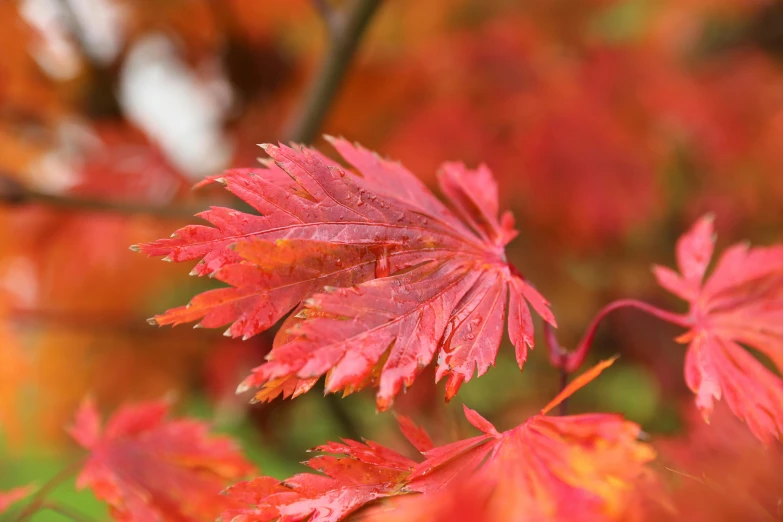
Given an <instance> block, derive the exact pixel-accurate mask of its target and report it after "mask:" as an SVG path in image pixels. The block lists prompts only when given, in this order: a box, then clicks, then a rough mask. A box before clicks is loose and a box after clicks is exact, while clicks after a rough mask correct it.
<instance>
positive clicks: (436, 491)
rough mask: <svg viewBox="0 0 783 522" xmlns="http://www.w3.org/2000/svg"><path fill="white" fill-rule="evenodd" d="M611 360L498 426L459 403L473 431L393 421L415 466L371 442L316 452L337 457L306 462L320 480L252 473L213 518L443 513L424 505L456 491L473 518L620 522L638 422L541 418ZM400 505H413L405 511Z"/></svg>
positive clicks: (641, 461) (638, 467)
mask: <svg viewBox="0 0 783 522" xmlns="http://www.w3.org/2000/svg"><path fill="white" fill-rule="evenodd" d="M612 362H613V360H610V361H606V362H604V363H602V364H600V365H598V366H596V367H594V368H593V369H591V370H589V371H588V372H586V373H585V374H583V375H582V376H580V377H579V378H578V379H576V380H575V381H574V382H573V383H572V384H571V385H570V386H569V387H568V388H567V389H566V390H564V391H563V392H562V393H561V394H560V395H558V397H557V398H555V400H553V401H552V402H551V403H550V404H549V405H547V406H546V407H545V408H544V409H542V410H541V414H540V415H536V416H534V417H531V418H530V419H528V421H527V422H525V423H524V424H522V425H520V426H517V427H516V428H513V429H511V430H508V431H506V432H502V433H501V432H498V431H497V430H496V429H495V427H494V426H492V424H490V423H489V422H488V421H487V420H485V419H484V418H482V417H481V416H480V415H479V414H478V413H476V412H475V411H473V410H470V409H468V408H465V415H466V417H467V418H468V420H469V421H470V422H471V424H473V425H474V426H475V427H476V428H478V429H479V430H480V431H481V432H482V434H481V435H479V436H476V437H472V438H469V439H465V440H460V441H457V442H454V443H452V444H448V445H446V446H440V447H432V442H431V441H430V439H429V437H428V436H427V435H426V433H424V432H423V430H421V428H418V427H417V426H415V425H413V424H412V423H411V422H410V420H408V419H407V418H404V417H401V418H400V420H401V427H402V431H403V433H404V434H405V435H406V437H408V439H409V440H410V442H411V443H412V444H414V445H415V446H416V447H417V448H418V449H419V450H420V451H421V452H422V455H423V456H424V459H423V461H421V462H419V463H416V462H415V461H413V460H411V459H408V458H406V457H403V456H402V455H400V454H398V453H396V452H394V451H392V450H389V449H387V448H384V447H382V446H379V445H377V444H375V443H372V442H368V443H366V445H365V444H361V443H358V442H353V441H350V440H346V441H344V443H343V444H336V443H331V444H327V445H326V446H322V447H320V448H317V449H318V450H319V451H323V452H327V453H340V454H343V455H345V457H343V458H335V457H333V456H319V457H316V458H314V459H311V460H310V461H308V462H307V465H308V466H310V467H311V468H314V469H317V470H319V471H322V472H323V473H324V474H325V475H326V476H320V475H314V474H299V475H296V476H294V477H293V478H291V479H289V480H285V481H282V482H279V481H277V480H275V479H273V478H270V477H261V478H259V479H256V480H254V481H250V482H245V483H241V484H238V485H237V486H234V487H233V488H229V490H228V494H229V496H230V497H232V498H234V499H235V500H237V501H240V502H244V503H247V504H250V505H251V506H252V507H250V508H247V509H244V510H231V511H227V512H226V513H224V515H223V519H224V520H232V521H233V522H267V521H272V520H278V519H280V520H291V521H299V520H308V521H310V522H316V521H317V522H335V521H338V520H342V519H343V518H345V517H346V516H348V515H349V514H351V513H353V512H354V511H356V510H358V509H360V508H361V507H363V506H365V505H367V504H369V503H371V502H373V501H375V500H378V499H382V498H388V497H397V496H400V495H407V496H410V495H413V494H416V493H419V494H420V495H414V497H415V498H418V499H420V500H415V499H413V500H410V501H407V500H403V503H404V504H403V507H402V508H401V513H412V512H416V513H418V514H419V518H415V517H412V520H430V519H433V520H435V519H437V520H440V519H443V518H437V515H438V513H435V512H434V511H433V510H435V511H437V510H438V509H437V507H438V506H441V507H442V508H443V509H444V510H448V509H451V511H452V512H453V509H452V508H453V505H454V500H455V499H458V498H459V497H460V496H463V495H466V497H464V498H462V499H461V500H459V502H466V505H467V506H468V507H469V508H470V509H468V511H466V512H464V513H463V514H465V513H467V512H471V513H474V512H481V513H482V514H483V516H482V517H476V518H473V520H542V521H543V520H585V521H586V520H609V519H622V520H627V516H628V515H629V513H631V512H632V510H633V509H632V508H633V507H634V506H633V503H634V500H635V499H638V495H637V492H636V487H635V486H637V485H639V482H638V481H639V480H640V479H644V478H646V477H649V476H650V475H649V472H648V470H647V469H646V467H645V464H647V463H648V462H649V461H650V460H651V459H652V458H653V456H654V453H653V451H652V449H651V448H650V446H649V445H647V444H644V443H640V442H638V441H637V437H638V435H639V433H640V430H639V426H638V425H636V424H634V423H632V422H628V421H625V420H623V419H622V417H620V416H619V415H611V414H589V415H575V416H569V417H546V413H547V412H548V411H550V410H551V409H552V408H554V407H555V406H556V405H557V404H559V403H560V402H561V401H562V400H564V399H565V398H566V397H568V396H569V395H571V394H572V393H573V392H574V391H576V390H577V389H579V388H580V387H582V386H584V384H586V383H587V382H589V381H590V380H592V379H593V378H595V376H597V375H598V374H599V373H600V372H601V371H602V370H603V369H604V368H606V367H607V366H609V365H610V364H611V363H612ZM468 491H469V493H468ZM444 496H445V498H447V499H449V501H444ZM408 502H411V503H413V505H414V506H417V507H416V508H415V509H413V511H410V512H409V511H406V508H405V507H404V506H405V505H406V504H407V503H408ZM395 505H396V504H392V506H395ZM475 510H479V511H475ZM383 511H384V512H386V511H387V509H386V508H384V510H383ZM423 515H426V516H425V517H424V518H421V517H422V516H423ZM428 517H432V518H428ZM390 519H392V518H390ZM467 519H471V518H467Z"/></svg>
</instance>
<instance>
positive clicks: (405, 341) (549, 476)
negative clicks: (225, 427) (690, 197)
mask: <svg viewBox="0 0 783 522" xmlns="http://www.w3.org/2000/svg"><path fill="white" fill-rule="evenodd" d="M330 141H331V142H332V144H333V145H334V146H335V148H336V149H337V151H338V152H339V153H340V155H341V156H342V157H343V158H344V159H345V160H346V161H347V162H348V163H349V164H350V165H352V166H353V168H354V169H356V170H355V171H352V170H349V169H348V168H346V167H343V166H341V165H339V164H338V163H336V162H334V161H332V160H330V159H328V158H327V157H326V156H324V155H322V154H321V153H319V152H317V151H315V150H310V149H308V148H305V147H300V146H291V147H288V146H284V145H279V146H273V145H265V146H264V149H265V150H266V151H267V153H268V154H269V155H270V157H271V158H272V161H269V162H266V163H265V164H264V165H263V167H262V168H258V169H242V170H233V171H229V172H227V173H225V174H224V175H222V176H220V177H215V178H211V179H209V180H207V182H218V183H222V184H224V185H225V186H226V188H227V189H228V190H230V191H231V192H232V193H234V194H235V195H237V196H239V197H240V198H241V199H243V200H244V201H245V202H247V203H248V204H250V205H251V206H252V207H253V208H254V209H255V210H257V211H258V212H259V214H258V215H256V214H249V213H244V212H240V211H237V210H232V209H228V208H214V207H213V208H211V209H210V210H208V211H206V212H204V213H202V214H201V215H200V216H201V217H202V218H204V219H206V220H207V221H208V222H209V223H210V224H211V225H212V226H202V225H192V226H187V227H185V228H182V229H180V230H178V231H177V232H176V233H175V234H173V236H172V237H171V238H169V239H163V240H159V241H156V242H154V243H150V244H146V245H141V246H139V247H137V249H138V250H141V251H143V252H145V253H147V254H150V255H157V256H165V258H166V259H167V260H170V261H192V260H196V259H199V262H198V264H197V265H196V267H195V268H194V269H193V272H192V273H193V274H194V275H208V276H212V277H215V278H216V279H218V280H220V281H222V282H224V283H227V284H228V285H230V286H228V287H225V288H220V289H216V290H211V291H208V292H205V293H203V294H201V295H198V296H196V297H194V298H193V300H192V301H191V302H190V304H188V305H187V306H184V307H180V308H175V309H172V310H169V311H168V312H166V313H164V314H161V315H158V316H156V317H155V318H154V319H153V322H154V323H155V324H160V325H165V324H180V323H185V322H191V321H199V323H198V325H199V326H204V327H218V326H224V325H226V324H229V325H230V326H229V328H228V330H227V331H226V335H228V336H231V337H242V338H249V337H251V336H253V335H255V334H258V333H260V332H262V331H264V330H266V329H269V328H271V327H272V326H273V325H274V324H275V323H277V322H278V321H280V320H283V322H282V325H281V326H280V328H279V331H278V333H277V335H276V339H275V343H274V347H273V349H272V351H271V352H270V354H269V355H268V357H267V361H266V362H265V363H264V364H262V365H261V366H259V367H258V368H256V369H255V370H254V371H253V373H252V374H251V375H250V376H249V377H248V378H246V379H245V380H244V381H243V382H242V383H241V384H240V387H239V388H240V391H243V390H246V389H249V388H251V387H257V388H260V390H259V391H257V392H256V394H255V400H257V401H268V400H272V399H274V398H276V397H279V396H283V397H293V396H297V395H300V394H302V393H305V392H306V391H308V390H309V389H310V388H312V386H313V385H314V384H315V382H316V381H317V380H318V379H319V378H320V377H322V376H324V375H325V376H326V390H327V391H328V392H335V391H340V390H342V391H344V393H352V392H355V391H358V390H360V389H363V388H366V387H375V388H377V389H378V391H377V392H376V402H377V407H378V409H379V410H386V409H388V408H390V407H391V406H392V404H393V401H394V398H395V396H396V395H397V394H398V393H399V392H400V391H401V390H402V389H403V387H408V386H411V385H412V384H413V382H414V380H415V379H416V377H417V376H418V375H419V374H420V372H421V371H422V369H423V368H424V367H426V366H427V365H429V364H430V363H431V362H432V361H433V359H435V361H436V362H435V364H436V379H438V380H440V379H442V378H446V381H447V382H446V399H447V400H448V399H451V398H453V397H454V395H455V394H456V393H457V391H458V390H459V387H460V385H461V384H462V383H464V382H466V381H468V380H470V379H472V378H473V376H474V375H479V376H480V375H482V374H484V373H486V372H487V371H488V369H489V367H490V366H491V365H492V364H493V363H494V361H495V358H496V355H497V351H498V349H499V346H500V344H501V340H502V337H503V331H504V328H503V327H504V323H505V322H506V321H507V322H508V328H507V331H508V336H509V338H510V340H511V342H512V344H513V345H514V348H515V352H516V359H517V362H518V363H519V366H520V368H522V366H523V363H524V362H525V360H526V358H527V353H528V350H529V349H530V348H532V347H533V345H534V332H533V321H532V316H531V312H530V307H532V308H533V309H534V310H535V311H536V312H537V313H538V314H539V315H540V316H541V317H542V319H543V320H544V321H545V322H546V323H548V324H550V325H551V326H555V319H554V316H553V315H552V313H551V311H550V310H549V304H548V303H547V301H546V300H545V299H544V297H542V296H541V295H540V294H539V293H538V292H537V291H536V290H535V289H534V288H533V286H532V285H531V284H530V283H529V282H528V281H527V279H526V278H525V277H524V276H522V274H521V273H520V272H519V271H518V270H517V269H516V268H515V267H514V266H513V265H512V264H511V263H510V262H509V261H508V260H507V259H506V256H505V252H504V247H505V245H506V244H507V243H508V242H509V241H511V240H512V239H513V238H514V236H515V235H516V231H515V230H514V228H513V218H512V217H511V215H510V214H508V213H506V214H503V215H502V216H501V215H500V214H499V209H498V200H497V191H498V189H497V185H496V184H495V182H494V180H493V178H492V175H491V173H490V172H489V170H488V169H487V168H486V167H479V168H478V169H475V170H472V169H468V168H466V167H465V166H464V165H462V164H458V163H447V164H445V165H444V166H443V168H442V169H441V170H440V174H439V182H440V187H441V190H442V191H443V193H444V194H445V195H446V196H447V198H448V205H446V204H444V203H442V202H441V201H440V200H438V199H437V198H436V197H435V196H434V195H433V194H432V193H431V192H430V191H429V190H428V189H426V187H425V186H424V185H423V184H422V183H421V182H420V181H419V180H418V179H417V178H416V177H415V176H414V175H413V174H411V173H410V172H409V171H407V170H406V169H405V168H404V167H402V166H401V165H400V164H398V163H395V162H392V161H389V160H385V159H382V158H380V157H379V156H377V155H376V154H374V153H372V152H370V151H368V150H366V149H364V148H362V147H360V146H357V145H351V144H350V143H348V142H347V141H345V140H342V139H330ZM714 240H715V237H714V231H713V222H712V219H711V218H710V217H709V216H708V217H704V218H702V219H700V220H699V221H697V222H696V224H695V225H694V226H693V228H692V229H691V230H690V231H688V232H687V233H686V234H684V235H683V236H682V237H681V238H680V240H679V241H678V244H677V249H676V254H677V265H678V269H679V273H677V272H674V271H673V270H670V269H667V268H662V267H656V268H655V269H654V273H655V276H656V278H657V279H658V282H659V283H660V285H661V286H662V287H664V288H665V289H667V290H669V291H671V292H672V293H674V294H675V295H677V296H678V297H681V298H682V299H684V300H686V301H687V302H688V303H689V305H690V309H689V310H688V311H687V312H686V313H685V314H674V313H669V312H661V313H660V314H658V316H659V317H662V318H664V319H667V320H669V321H671V322H673V323H675V324H677V325H680V326H683V327H686V328H688V332H687V333H685V334H684V335H683V336H681V337H680V338H678V340H679V341H681V342H687V343H689V347H688V351H687V356H686V363H685V380H686V383H687V384H688V386H689V387H690V388H691V390H692V391H693V392H694V393H695V394H696V405H697V406H698V408H699V409H700V410H701V412H702V414H703V416H704V418H705V419H707V420H708V419H709V416H710V414H711V412H712V409H713V404H714V401H715V400H718V399H720V398H722V397H724V398H725V399H726V402H727V404H728V406H729V408H730V409H731V410H732V411H733V412H734V414H735V415H736V416H737V417H738V418H740V419H742V420H743V421H745V422H746V423H747V425H748V426H749V428H750V430H751V431H752V432H753V434H754V435H755V436H756V437H757V438H758V439H760V440H761V441H763V442H764V443H767V444H772V443H774V439H780V438H781V435H782V434H783V381H781V379H780V377H779V376H778V375H776V374H775V373H773V372H772V371H770V370H769V369H766V368H765V367H764V365H763V364H762V363H761V362H759V361H758V360H756V359H755V358H754V357H753V356H752V355H751V354H749V353H748V352H747V351H746V350H745V349H744V348H743V347H742V345H747V346H750V347H752V348H754V349H756V350H757V351H759V352H761V353H763V354H765V355H766V356H768V358H769V360H770V361H771V363H772V365H774V366H775V367H776V368H777V370H778V371H780V372H783V327H782V326H781V325H783V246H773V247H767V248H749V247H748V246H747V245H745V244H740V245H735V246H733V247H730V248H729V249H728V250H727V251H726V252H725V253H724V254H723V255H722V256H721V257H720V258H719V259H718V261H717V263H716V266H715V268H714V270H713V272H712V274H711V275H710V276H709V277H706V278H705V274H706V271H707V268H708V265H709V264H710V262H711V259H712V255H713V249H714ZM286 315H287V317H286ZM506 317H508V319H506ZM436 354H437V357H436ZM612 362H613V360H609V361H605V362H604V363H601V364H599V365H597V366H595V367H593V368H591V369H590V370H588V371H587V372H585V373H584V374H583V375H581V376H580V377H578V378H577V379H575V380H574V381H573V382H572V383H571V384H569V385H568V386H566V387H565V389H563V390H562V391H561V393H560V394H559V395H558V396H557V397H555V399H553V401H552V402H551V403H550V404H548V405H547V406H545V407H544V408H543V409H542V410H541V411H540V414H538V415H535V416H533V417H531V418H530V419H528V420H527V421H526V422H525V423H523V424H521V425H519V426H517V427H515V428H512V429H510V430H508V431H505V432H500V431H498V430H497V429H496V428H495V427H494V426H493V425H492V424H490V423H489V422H488V421H487V420H486V419H484V418H483V417H481V416H480V415H479V414H478V413H477V412H475V411H473V410H471V409H469V408H467V407H465V417H466V418H467V420H468V421H469V422H470V423H471V424H472V425H473V426H474V427H475V428H477V429H478V430H479V431H480V432H481V435H478V436H476V437H472V438H468V439H465V440H460V441H456V442H452V443H450V444H446V445H443V446H435V445H434V443H433V442H432V440H431V439H430V437H429V436H428V435H427V433H426V432H425V431H424V430H423V429H421V428H419V427H418V426H416V425H415V424H414V423H413V422H412V421H411V420H410V419H408V418H406V417H402V416H399V417H398V420H399V423H400V428H401V430H402V432H403V434H404V435H405V436H406V437H407V439H408V440H409V441H410V442H411V444H412V445H413V446H414V447H415V448H416V449H417V450H418V451H419V453H420V454H421V456H420V457H419V458H418V459H411V458H409V457H406V456H404V455H403V454H401V453H398V452H397V451H394V450H392V449H390V448H387V447H384V446H382V445H379V444H376V443H374V442H365V443H361V442H357V441H352V440H344V441H343V442H342V443H328V444H326V445H324V446H321V447H319V448H317V450H318V451H319V452H321V453H323V454H322V455H319V456H316V457H314V458H312V459H310V460H309V461H308V462H307V465H308V466H309V467H311V468H312V469H314V470H316V471H319V472H321V474H313V473H304V474H298V475H295V476H293V477H291V478H289V479H287V480H283V481H279V480H277V479H275V478H272V477H259V478H255V479H251V480H249V481H246V482H239V483H236V484H234V485H233V486H230V487H229V488H228V489H227V490H226V494H225V495H223V496H219V495H218V493H219V492H220V491H221V490H222V489H223V488H225V487H226V486H228V485H229V484H231V483H232V482H236V481H237V480H240V479H242V478H245V477H247V476H249V475H252V474H253V473H254V470H253V468H252V466H251V465H250V464H249V463H248V462H247V461H246V460H245V459H244V458H243V457H242V456H241V454H240V453H239V452H238V450H237V448H236V447H235V446H233V444H232V443H231V442H230V441H228V440H227V439H225V438H222V437H217V438H211V437H209V436H208V435H207V431H206V426H205V425H204V424H202V423H199V422H195V421H189V420H177V421H169V422H166V421H164V417H165V415H166V412H167V405H166V404H165V403H148V404H143V405H139V406H135V407H126V408H124V409H121V410H120V411H119V412H117V413H116V414H115V415H114V416H113V417H112V418H111V420H110V421H109V422H108V424H107V426H106V427H105V429H104V430H103V431H101V429H100V426H99V425H100V422H99V416H98V414H97V411H96V409H95V406H94V405H93V404H92V403H91V402H90V401H87V402H85V403H84V404H83V406H82V408H81V409H80V410H79V412H78V413H77V416H76V421H75V423H74V425H73V427H72V428H71V429H70V433H71V434H72V436H73V437H74V438H75V440H76V441H77V442H78V443H79V444H80V445H82V446H83V447H85V448H86V449H87V450H88V451H89V452H90V456H89V458H88V460H87V462H86V464H85V466H84V468H83V470H82V471H81V473H80V475H79V479H78V484H79V486H81V487H89V488H91V489H92V490H93V491H94V492H95V494H96V496H98V497H99V498H101V499H103V500H104V501H106V502H107V503H108V504H109V505H110V506H111V510H112V514H113V516H114V517H115V518H116V519H117V520H127V521H134V522H136V521H139V522H141V521H145V522H146V521H153V520H166V521H168V520H188V521H190V520H209V519H214V517H216V516H218V515H221V516H222V520H224V521H225V522H228V521H232V522H259V521H274V520H291V521H299V520H309V521H312V522H315V521H320V522H325V521H338V520H343V519H345V518H346V517H348V516H350V515H351V514H353V513H355V512H356V511H357V510H359V509H362V510H364V511H363V513H364V515H363V517H365V518H366V519H368V520H374V521H387V520H403V519H406V520H407V519H412V520H447V519H453V518H454V516H455V509H456V508H457V507H458V508H459V513H460V514H461V515H462V516H464V515H466V514H470V517H471V518H472V519H475V520H515V519H519V518H520V517H524V518H525V519H526V520H528V519H529V520H633V519H635V518H638V517H640V516H642V512H643V509H642V506H643V505H644V503H645V502H646V501H647V500H648V498H647V496H646V495H645V494H644V492H648V491H650V490H654V489H655V484H656V480H655V477H654V475H653V474H652V472H651V470H650V468H649V467H648V464H649V463H650V462H651V461H652V460H653V459H654V456H655V453H654V451H653V449H652V447H651V446H650V445H649V444H647V443H645V442H641V441H640V440H639V438H640V435H641V430H640V427H639V426H638V425H637V424H635V423H633V422H629V421H626V420H624V419H623V418H622V417H621V416H619V415H614V414H600V413H596V414H584V415H572V416H556V417H552V416H547V413H549V412H550V411H551V410H552V409H553V408H554V407H555V406H557V405H558V404H560V403H562V401H564V400H565V399H566V398H567V397H569V396H570V395H571V394H573V393H574V392H575V391H576V390H577V389H579V388H580V387H581V386H584V385H585V384H586V383H587V382H589V381H590V380H592V379H593V378H595V377H596V376H597V375H598V374H599V373H600V372H601V371H603V370H604V369H606V368H607V367H609V366H610V365H611V364H612ZM571 369H574V368H571ZM333 455H342V456H341V457H335V456H333ZM29 493H30V490H29V489H17V490H12V491H11V492H8V493H7V494H5V495H3V496H2V497H0V505H2V506H3V507H8V506H9V505H10V504H11V503H12V502H13V501H16V500H19V499H20V498H21V497H23V496H24V495H26V494H29ZM381 499H386V500H385V501H384V502H378V501H380V500H381ZM35 502H36V500H35V497H34V499H33V500H32V501H31V505H33V504H34V503H35Z"/></svg>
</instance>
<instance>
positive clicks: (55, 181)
mask: <svg viewBox="0 0 783 522" xmlns="http://www.w3.org/2000/svg"><path fill="white" fill-rule="evenodd" d="M57 143H58V145H57V146H56V147H54V148H52V149H51V150H49V151H48V152H47V153H46V154H43V155H42V156H41V157H40V158H38V160H36V161H34V162H32V163H31V164H30V165H29V167H28V169H27V170H28V171H29V173H30V179H31V180H32V182H33V184H34V185H35V187H36V188H37V189H38V190H42V191H45V192H50V193H54V194H57V193H60V192H63V191H66V190H68V189H70V188H72V187H73V186H75V185H77V184H79V182H81V174H80V172H81V169H82V159H83V157H84V155H85V154H86V151H89V150H93V149H95V148H96V147H99V146H100V145H101V142H100V140H99V139H98V137H97V136H96V135H95V134H94V133H93V132H92V131H91V130H90V128H89V127H87V126H86V125H83V124H81V123H78V122H76V121H71V120H62V121H61V122H59V124H58V126H57Z"/></svg>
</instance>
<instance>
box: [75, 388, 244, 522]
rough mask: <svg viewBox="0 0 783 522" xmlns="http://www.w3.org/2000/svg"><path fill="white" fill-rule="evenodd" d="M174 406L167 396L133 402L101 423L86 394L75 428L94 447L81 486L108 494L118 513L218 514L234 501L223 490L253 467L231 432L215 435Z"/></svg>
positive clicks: (173, 517)
mask: <svg viewBox="0 0 783 522" xmlns="http://www.w3.org/2000/svg"><path fill="white" fill-rule="evenodd" d="M168 409H169V405H168V404H167V403H166V402H148V403H141V404H138V405H135V406H126V407H123V408H120V409H119V410H118V411H117V412H116V413H115V414H114V415H113V416H112V417H111V418H110V419H109V420H108V422H107V424H106V427H105V429H103V431H101V427H100V418H99V415H98V412H97V410H96V408H95V404H94V403H93V402H92V401H91V400H86V401H84V402H83V403H82V405H81V407H80V409H79V411H78V412H77V414H76V419H75V422H74V424H73V426H72V427H71V428H70V429H69V432H70V433H71V435H72V436H73V438H74V439H76V441H77V442H78V443H79V444H80V445H82V446H84V447H85V448H87V449H88V450H89V451H90V455H89V457H88V459H87V463H86V464H85V466H84V468H83V469H82V471H81V472H80V474H79V477H78V479H77V486H78V487H79V488H84V487H87V488H90V489H91V490H92V491H93V493H94V494H95V496H96V497H98V498H99V499H101V500H104V501H105V502H107V503H108V504H109V506H110V507H111V511H112V515H113V516H114V517H115V518H116V519H117V520H120V521H125V522H161V521H177V522H184V521H188V522H191V521H193V522H195V521H202V520H203V521H206V520H214V519H215V518H216V517H217V515H218V514H219V513H220V511H221V510H223V509H226V507H227V505H230V504H227V502H228V500H227V499H226V498H225V497H222V496H221V495H220V492H221V490H222V489H223V488H224V487H225V486H226V484H227V483H228V482H229V481H231V480H237V479H240V478H242V477H245V476H247V475H248V474H249V473H251V472H252V471H253V466H252V465H250V464H249V463H248V462H247V461H246V460H245V459H244V458H243V457H242V455H241V454H240V452H239V450H238V448H237V447H236V446H235V445H234V443H233V442H232V441H231V440H230V439H228V438H225V437H209V436H208V433H207V426H206V425H205V424H204V423H202V422H199V421H194V420H190V419H179V420H172V421H166V420H165V416H166V414H167V412H168Z"/></svg>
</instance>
